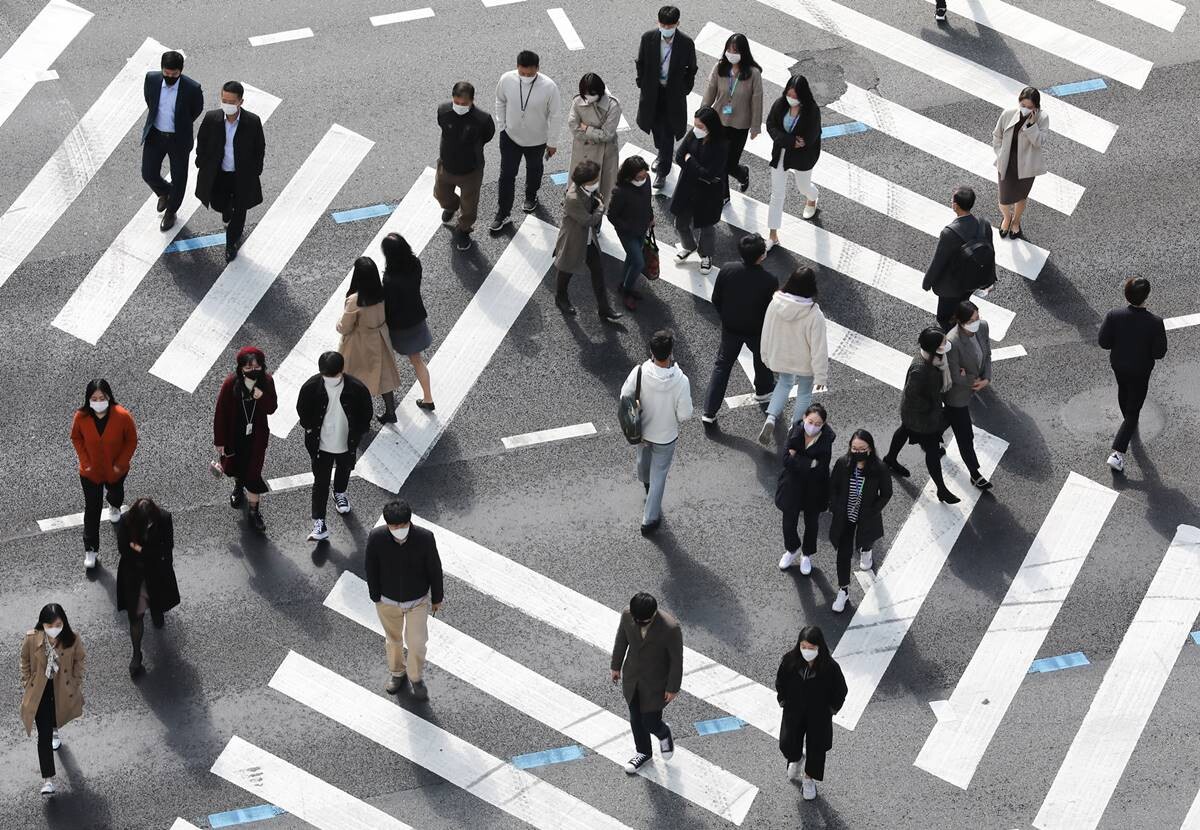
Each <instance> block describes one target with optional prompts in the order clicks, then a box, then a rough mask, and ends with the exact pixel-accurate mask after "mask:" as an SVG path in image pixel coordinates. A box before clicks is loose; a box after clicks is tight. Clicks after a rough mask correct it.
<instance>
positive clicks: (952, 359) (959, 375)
mask: <svg viewBox="0 0 1200 830" xmlns="http://www.w3.org/2000/svg"><path fill="white" fill-rule="evenodd" d="M969 336H970V335H968V334H966V332H964V331H963V330H962V327H961V326H955V327H954V328H952V329H950V331H949V332H948V333H947V334H946V339H947V340H949V341H950V342H951V343H953V344H954V345H952V346H951V347H950V351H949V352H947V353H946V361H947V362H948V363H949V364H950V381H951V386H950V388H949V389H948V390H947V391H946V393H945V395H944V396H943V398H942V400H943V402H944V403H945V404H946V406H966V405H967V404H969V403H970V402H971V395H972V394H973V393H972V391H971V384H972V383H974V382H975V381H976V380H978V379H979V378H983V379H984V380H991V379H992V341H991V340H990V339H989V338H988V324H987V321H986V320H980V321H979V331H977V332H975V342H976V343H978V344H979V350H980V352H982V358H981V359H979V360H976V359H975V352H974V350H973V349H971V348H970V346H969V345H968V344H966V343H964V342H963V341H964V340H965V339H966V338H967V337H969Z"/></svg>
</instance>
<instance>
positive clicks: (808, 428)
mask: <svg viewBox="0 0 1200 830" xmlns="http://www.w3.org/2000/svg"><path fill="white" fill-rule="evenodd" d="M820 431H821V428H820V427H818V426H813V425H812V424H810V423H809V422H808V421H805V422H804V434H805V435H807V436H808V437H809V438H811V437H813V436H814V435H817V434H818V433H820Z"/></svg>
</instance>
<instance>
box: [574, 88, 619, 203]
mask: <svg viewBox="0 0 1200 830" xmlns="http://www.w3.org/2000/svg"><path fill="white" fill-rule="evenodd" d="M620 124H621V102H620V101H618V100H617V99H616V98H614V97H613V96H612V95H611V94H609V92H608V90H607V89H606V88H605V86H604V80H603V79H602V78H601V77H600V76H599V75H597V74H596V73H595V72H588V73H587V74H586V75H584V76H583V77H582V78H580V79H579V94H578V95H576V96H575V97H574V98H573V99H571V112H570V114H569V115H568V116H567V129H568V130H569V131H570V133H571V163H570V167H571V169H572V170H574V169H575V168H576V167H578V166H579V163H580V162H581V161H594V162H596V164H598V165H600V190H599V192H598V194H597V195H599V196H600V198H601V200H603V202H604V204H606V205H607V204H608V203H609V202H610V200H611V197H612V189H613V182H615V181H616V179H617V165H618V164H620V158H619V157H618V156H617V128H618V127H619V126H620Z"/></svg>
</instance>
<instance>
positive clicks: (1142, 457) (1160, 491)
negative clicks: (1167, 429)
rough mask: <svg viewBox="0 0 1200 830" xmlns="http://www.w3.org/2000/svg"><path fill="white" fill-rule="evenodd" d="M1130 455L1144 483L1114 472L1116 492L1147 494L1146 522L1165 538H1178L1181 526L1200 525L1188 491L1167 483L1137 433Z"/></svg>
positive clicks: (1199, 513) (1113, 483)
mask: <svg viewBox="0 0 1200 830" xmlns="http://www.w3.org/2000/svg"><path fill="white" fill-rule="evenodd" d="M1129 454H1130V455H1132V456H1133V457H1134V459H1135V460H1136V461H1137V464H1138V469H1139V470H1140V471H1141V472H1142V480H1141V481H1139V480H1137V479H1133V478H1128V477H1127V476H1125V475H1121V474H1116V473H1114V474H1113V476H1112V486H1113V489H1114V490H1116V491H1118V492H1120V491H1122V490H1136V491H1138V492H1140V493H1142V494H1144V495H1145V497H1146V521H1148V522H1149V523H1150V526H1151V527H1153V528H1154V530H1155V531H1157V533H1158V534H1159V535H1160V536H1162V537H1163V538H1164V539H1167V540H1170V539H1173V538H1175V531H1176V530H1177V529H1178V527H1179V525H1181V524H1192V525H1200V508H1197V506H1196V503H1195V502H1194V501H1192V499H1191V498H1190V497H1189V495H1188V494H1187V493H1186V492H1184V491H1183V490H1180V489H1179V488H1177V487H1171V486H1170V485H1168V484H1166V483H1164V482H1163V480H1162V477H1161V476H1160V475H1159V474H1158V468H1157V467H1156V466H1155V465H1154V461H1153V460H1152V459H1151V457H1150V454H1149V453H1147V452H1146V447H1145V445H1143V444H1142V440H1141V438H1140V437H1139V436H1138V435H1137V434H1136V433H1135V434H1134V436H1133V440H1131V441H1130V442H1129Z"/></svg>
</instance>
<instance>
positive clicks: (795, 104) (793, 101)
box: [787, 95, 800, 107]
mask: <svg viewBox="0 0 1200 830" xmlns="http://www.w3.org/2000/svg"><path fill="white" fill-rule="evenodd" d="M787 102H788V106H789V107H798V106H800V99H799V98H793V97H792V96H790V95H789V96H787Z"/></svg>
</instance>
